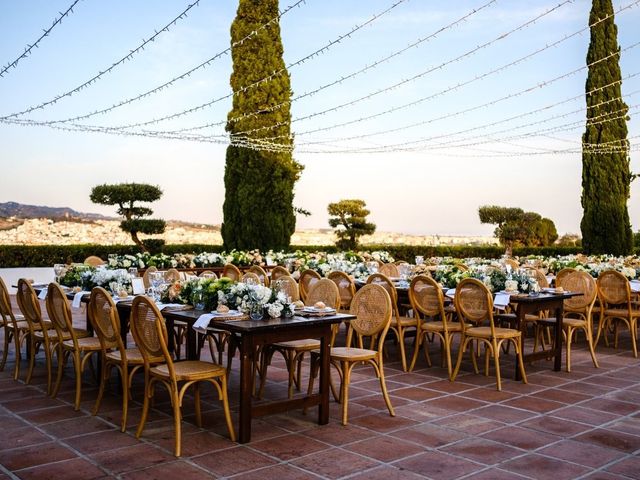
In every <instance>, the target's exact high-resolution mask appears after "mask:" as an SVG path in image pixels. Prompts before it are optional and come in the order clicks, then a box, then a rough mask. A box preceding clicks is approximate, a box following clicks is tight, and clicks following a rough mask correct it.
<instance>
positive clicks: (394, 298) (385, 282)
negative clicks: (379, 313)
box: [367, 264, 399, 317]
mask: <svg viewBox="0 0 640 480" xmlns="http://www.w3.org/2000/svg"><path fill="white" fill-rule="evenodd" d="M387 265H388V264H387ZM367 284H368V285H380V286H381V287H382V288H384V289H385V290H386V291H387V293H388V294H389V297H390V298H391V305H392V307H391V308H392V311H393V315H395V316H396V317H398V316H399V314H398V292H397V291H396V287H395V286H394V285H393V282H392V281H391V280H390V279H389V277H387V276H386V275H384V274H383V273H373V274H371V275H369V278H367Z"/></svg>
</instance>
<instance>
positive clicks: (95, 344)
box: [62, 337, 101, 351]
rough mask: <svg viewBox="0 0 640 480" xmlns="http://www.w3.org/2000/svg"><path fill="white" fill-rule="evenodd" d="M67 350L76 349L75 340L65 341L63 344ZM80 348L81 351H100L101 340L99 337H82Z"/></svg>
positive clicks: (79, 341) (79, 343)
mask: <svg viewBox="0 0 640 480" xmlns="http://www.w3.org/2000/svg"><path fill="white" fill-rule="evenodd" d="M62 345H64V346H65V347H66V348H70V349H73V348H75V347H74V345H73V340H65V341H64V342H62ZM78 348H79V349H80V350H96V351H97V350H100V348H101V347H100V340H98V337H81V338H78Z"/></svg>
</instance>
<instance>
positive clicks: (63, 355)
mask: <svg viewBox="0 0 640 480" xmlns="http://www.w3.org/2000/svg"><path fill="white" fill-rule="evenodd" d="M56 349H57V351H58V374H57V375H56V384H55V386H54V387H53V391H52V392H51V398H56V397H57V396H58V391H59V390H60V384H61V383H62V375H63V373H64V367H65V366H66V365H67V358H68V357H69V351H68V350H65V349H64V348H63V347H62V343H58V345H57V346H56Z"/></svg>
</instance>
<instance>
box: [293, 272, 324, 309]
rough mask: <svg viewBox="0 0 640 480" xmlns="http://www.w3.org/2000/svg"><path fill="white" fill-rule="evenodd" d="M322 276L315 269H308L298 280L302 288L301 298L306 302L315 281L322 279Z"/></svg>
mask: <svg viewBox="0 0 640 480" xmlns="http://www.w3.org/2000/svg"><path fill="white" fill-rule="evenodd" d="M321 278H322V277H321V276H320V274H319V273H318V272H316V271H315V270H311V269H307V270H305V271H304V272H302V273H301V274H300V280H298V287H299V288H300V299H301V300H302V301H303V302H306V300H307V296H308V295H309V291H310V290H311V287H312V286H313V284H314V283H316V282H317V281H318V280H320V279H321Z"/></svg>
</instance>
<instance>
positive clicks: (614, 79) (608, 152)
mask: <svg viewBox="0 0 640 480" xmlns="http://www.w3.org/2000/svg"><path fill="white" fill-rule="evenodd" d="M607 15H611V16H610V17H609V18H607V19H606V20H604V21H602V22H599V23H597V25H594V24H595V23H596V22H598V21H599V20H600V19H603V18H605V17H606V16H607ZM589 24H590V25H592V27H591V42H590V43H589V51H588V53H587V65H590V66H589V72H588V76H587V84H586V91H587V95H586V99H587V127H586V131H585V133H584V135H583V136H582V143H583V147H582V208H583V210H584V213H583V217H582V222H581V223H580V228H581V230H582V246H583V248H584V250H585V252H587V253H610V254H614V255H621V254H625V253H630V252H631V251H632V249H633V235H632V232H631V225H630V224H629V213H628V211H627V199H628V198H629V190H630V185H631V180H632V178H633V176H632V175H631V172H630V168H629V162H630V159H629V142H628V140H627V122H626V115H627V111H628V107H627V105H626V104H625V103H624V102H623V101H622V98H621V97H622V93H621V74H620V66H619V64H618V61H619V59H620V53H619V52H620V48H619V46H618V28H617V27H616V24H615V22H614V18H613V6H612V4H611V0H593V5H592V8H591V14H590V15H589ZM615 52H618V54H617V55H613V56H611V57H610V58H608V59H607V60H604V61H601V62H598V63H596V64H595V65H591V64H592V63H593V62H596V61H598V60H600V59H603V58H605V57H607V56H609V55H611V54H612V53H615ZM612 84H613V85H612Z"/></svg>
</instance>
